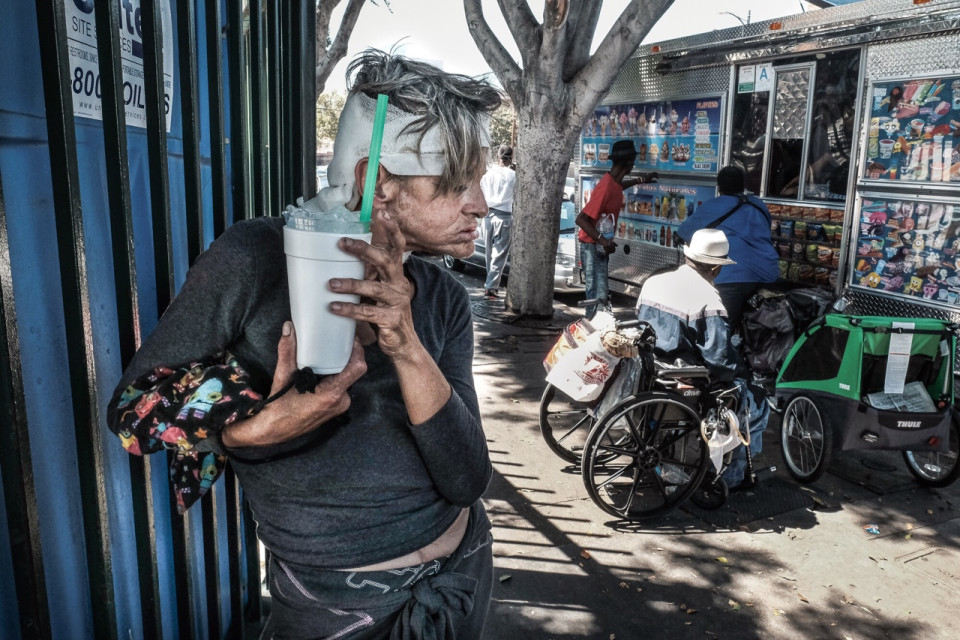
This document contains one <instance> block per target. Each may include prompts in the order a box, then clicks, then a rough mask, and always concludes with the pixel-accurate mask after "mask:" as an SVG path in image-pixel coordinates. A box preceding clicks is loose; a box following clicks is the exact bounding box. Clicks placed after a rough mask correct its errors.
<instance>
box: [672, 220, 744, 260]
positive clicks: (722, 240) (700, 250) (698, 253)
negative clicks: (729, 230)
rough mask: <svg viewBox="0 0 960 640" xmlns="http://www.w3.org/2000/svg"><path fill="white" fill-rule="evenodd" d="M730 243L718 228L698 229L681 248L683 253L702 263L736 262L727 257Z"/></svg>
mask: <svg viewBox="0 0 960 640" xmlns="http://www.w3.org/2000/svg"><path fill="white" fill-rule="evenodd" d="M729 252H730V243H729V242H727V235H726V234H725V233H724V232H723V231H721V230H720V229H700V230H699V231H697V232H695V233H694V234H693V237H692V238H690V244H688V245H686V246H685V247H684V248H683V255H685V256H687V257H688V258H690V259H691V260H693V261H694V262H701V263H703V264H737V263H736V262H734V261H733V260H731V259H729V258H728V257H727V254H728V253H729Z"/></svg>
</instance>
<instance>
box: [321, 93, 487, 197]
mask: <svg viewBox="0 0 960 640" xmlns="http://www.w3.org/2000/svg"><path fill="white" fill-rule="evenodd" d="M376 107H377V102H376V100H373V99H372V98H369V97H368V96H367V95H365V94H363V93H354V94H353V95H351V96H350V97H348V98H347V101H346V103H345V104H344V107H343V112H342V113H341V114H340V124H339V127H338V129H337V138H336V140H335V141H334V155H333V161H332V162H331V163H330V166H329V167H327V180H328V181H329V183H330V186H329V187H326V188H324V189H322V190H321V191H320V193H319V194H318V195H317V197H315V198H313V199H311V200H308V201H307V202H305V203H304V204H303V206H304V207H305V208H307V209H310V210H316V211H329V210H330V209H333V208H334V207H338V206H341V205H346V207H347V208H348V209H354V208H356V206H357V204H358V203H359V202H360V197H361V191H362V185H357V184H356V181H355V178H354V175H355V174H354V170H355V169H356V166H357V163H358V162H359V161H360V160H362V159H363V158H366V157H368V156H369V155H370V137H371V135H372V133H373V119H374V114H375V112H376ZM420 117H421V116H419V115H415V114H411V113H407V112H406V111H403V110H401V109H397V108H396V107H394V106H393V105H388V107H387V119H386V123H385V124H384V128H383V146H382V147H381V149H380V164H382V165H383V166H384V167H385V168H386V169H387V171H389V172H390V173H392V174H394V175H398V176H439V175H442V174H443V170H444V167H445V163H446V160H445V158H444V147H443V142H442V140H441V137H440V131H439V129H438V127H436V126H433V127H431V128H430V129H428V130H427V132H426V134H425V135H424V136H423V139H422V140H420V133H419V132H411V131H409V130H405V129H407V127H409V126H410V125H411V124H413V123H414V122H415V121H416V120H418V119H419V118H420ZM418 142H419V144H418ZM489 144H490V143H489V139H487V140H485V141H484V142H483V146H489ZM418 147H419V150H420V153H419V154H417V149H418Z"/></svg>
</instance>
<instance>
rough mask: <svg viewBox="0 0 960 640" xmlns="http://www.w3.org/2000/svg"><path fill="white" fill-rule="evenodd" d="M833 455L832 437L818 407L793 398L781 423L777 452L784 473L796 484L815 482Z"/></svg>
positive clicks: (803, 397) (809, 401)
mask: <svg viewBox="0 0 960 640" xmlns="http://www.w3.org/2000/svg"><path fill="white" fill-rule="evenodd" d="M832 451H833V433H832V432H831V431H830V428H829V426H828V425H827V424H825V423H824V421H823V416H821V415H820V409H818V408H817V404H816V403H815V402H814V401H813V400H811V399H810V398H808V397H807V396H802V395H798V396H794V397H793V398H792V399H791V400H790V403H789V404H787V408H786V409H784V411H783V420H782V421H781V423H780V452H781V454H782V455H783V462H784V463H785V464H786V465H787V471H789V472H790V475H791V476H793V477H794V478H795V479H796V480H797V481H798V482H804V483H806V482H814V481H815V480H817V479H819V478H820V476H822V475H823V472H824V471H826V468H827V465H828V464H829V463H830V455H831V453H832Z"/></svg>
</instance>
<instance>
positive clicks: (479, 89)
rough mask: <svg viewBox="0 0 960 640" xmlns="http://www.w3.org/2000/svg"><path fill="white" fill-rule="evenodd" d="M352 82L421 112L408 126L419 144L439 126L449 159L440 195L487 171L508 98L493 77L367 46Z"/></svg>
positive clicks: (354, 65) (354, 88)
mask: <svg viewBox="0 0 960 640" xmlns="http://www.w3.org/2000/svg"><path fill="white" fill-rule="evenodd" d="M351 78H352V79H351ZM347 84H348V86H350V93H351V94H354V93H359V92H363V93H364V94H365V95H367V96H368V97H370V98H372V99H374V100H376V98H377V94H379V93H382V94H386V95H387V96H388V97H389V99H390V105H391V106H392V107H395V108H398V109H401V110H403V111H406V112H407V113H411V114H414V115H419V116H420V117H419V118H417V119H416V120H415V121H414V122H413V123H411V124H410V125H408V127H407V129H408V130H409V132H410V133H414V134H419V138H418V146H419V142H422V140H423V137H424V136H425V135H426V133H427V131H428V130H430V129H431V128H432V127H434V126H436V127H437V129H438V131H439V133H440V137H441V140H442V146H443V155H444V159H445V162H444V170H443V174H442V175H441V176H440V180H439V183H438V184H437V194H438V195H440V194H446V193H451V192H454V191H456V190H457V189H459V188H461V187H463V186H464V185H467V184H469V183H470V182H472V181H474V180H476V179H478V178H479V177H480V176H481V175H483V172H484V171H485V169H486V151H485V147H484V141H485V140H486V139H487V123H488V119H489V116H490V114H492V113H493V112H494V111H495V110H496V109H497V108H498V107H499V106H500V104H501V102H502V101H503V97H502V94H501V93H500V91H499V90H497V89H496V88H495V87H493V85H491V84H490V83H489V82H488V81H486V80H481V79H476V78H471V77H469V76H465V75H461V74H454V73H447V72H445V71H443V70H442V69H439V68H437V67H435V66H433V65H431V64H427V63H426V62H420V61H418V60H412V59H410V58H406V57H404V56H400V55H396V54H394V53H392V52H391V53H385V52H383V51H378V50H376V49H367V50H366V51H364V52H363V53H362V54H360V55H359V56H357V57H356V58H355V59H354V60H353V61H352V62H351V63H350V65H349V66H348V67H347ZM405 132H407V131H406V130H405ZM418 155H419V149H418Z"/></svg>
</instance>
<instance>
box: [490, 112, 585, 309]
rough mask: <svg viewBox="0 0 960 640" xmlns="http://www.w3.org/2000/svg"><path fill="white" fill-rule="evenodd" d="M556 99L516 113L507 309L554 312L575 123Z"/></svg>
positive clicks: (576, 131) (575, 132) (576, 130)
mask: <svg viewBox="0 0 960 640" xmlns="http://www.w3.org/2000/svg"><path fill="white" fill-rule="evenodd" d="M556 103H557V101H555V100H549V101H544V104H543V105H540V106H537V107H533V108H530V109H524V110H523V111H522V115H521V116H520V117H519V123H518V132H517V134H518V135H517V148H518V149H521V150H522V151H521V154H522V155H520V156H518V158H517V160H518V163H517V187H516V191H515V192H514V200H513V211H514V214H513V229H512V230H511V233H512V240H511V246H510V278H509V281H508V284H507V298H506V304H507V309H509V310H510V311H513V312H514V313H518V314H523V315H530V316H539V317H546V316H550V315H551V314H552V313H553V274H554V270H555V264H556V258H557V240H558V237H559V231H560V205H561V203H562V202H563V187H564V182H565V179H566V176H567V168H568V167H569V166H570V158H571V152H570V150H571V149H572V148H573V144H574V142H575V141H576V139H577V135H578V134H579V129H573V128H572V127H571V126H570V124H569V123H568V122H566V116H565V115H564V114H563V113H562V109H560V108H557V104H556Z"/></svg>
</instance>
